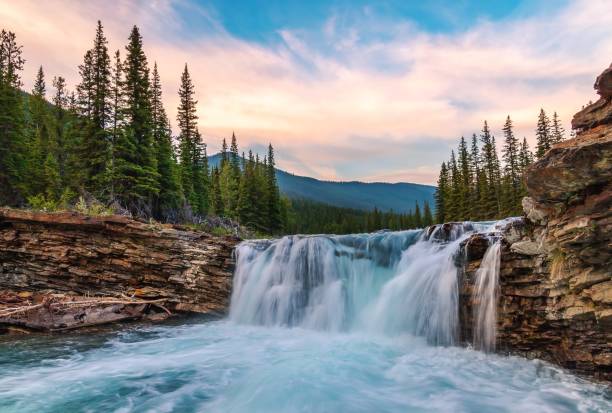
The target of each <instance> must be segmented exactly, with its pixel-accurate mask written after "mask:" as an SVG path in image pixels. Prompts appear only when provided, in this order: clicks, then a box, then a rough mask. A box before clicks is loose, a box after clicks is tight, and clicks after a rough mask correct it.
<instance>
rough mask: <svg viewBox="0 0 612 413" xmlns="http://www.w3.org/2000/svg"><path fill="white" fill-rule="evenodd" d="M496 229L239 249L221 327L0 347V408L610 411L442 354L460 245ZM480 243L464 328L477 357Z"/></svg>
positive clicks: (494, 263)
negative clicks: (470, 330)
mask: <svg viewBox="0 0 612 413" xmlns="http://www.w3.org/2000/svg"><path fill="white" fill-rule="evenodd" d="M495 225H497V224H495V223H485V224H482V223H481V224H472V223H464V224H461V225H457V226H456V227H455V228H453V230H452V231H451V232H450V233H443V232H442V231H441V230H440V231H438V230H436V231H434V232H432V233H431V234H429V233H426V232H424V231H404V232H395V233H391V232H387V233H384V232H383V233H376V234H359V235H349V236H327V235H319V236H307V237H304V236H292V237H285V238H282V239H279V240H272V241H269V240H268V241H266V240H260V241H249V242H245V243H243V244H241V245H240V246H239V247H238V249H237V268H236V273H235V276H234V290H233V295H232V303H231V308H230V314H229V316H228V318H227V319H226V320H221V321H210V320H204V319H199V320H196V321H192V322H190V323H185V324H182V325H170V324H166V325H164V326H156V327H145V326H140V327H137V326H132V327H129V328H124V329H123V330H122V331H119V332H117V331H115V332H113V331H111V330H107V331H106V332H98V333H96V334H79V335H76V334H75V335H71V336H64V335H62V336H32V337H29V338H25V339H20V340H12V341H11V340H10V339H3V341H0V412H1V413H12V412H15V413H17V412H19V413H29V412H36V413H39V412H43V413H44V412H57V413H60V412H61V413H64V412H68V413H71V412H96V413H97V412H117V413H127V412H156V413H157V412H219V413H232V412H235V413H239V412H240V413H242V412H245V413H258V412H262V413H274V412H279V413H283V412H287V413H289V412H330V413H336V412H355V413H360V412H364V413H366V412H367V413H379V412H382V413H384V412H457V413H461V412H474V413H486V412H519V413H529V412H538V413H547V412H551V413H553V412H554V413H563V412H610V411H612V399H611V398H610V397H611V395H610V393H609V389H607V388H605V387H603V386H602V385H597V384H593V383H591V382H588V381H585V380H582V379H579V378H577V377H574V376H572V375H569V374H567V373H565V372H563V371H562V370H560V369H558V368H555V367H553V366H550V365H548V364H546V363H543V362H540V361H529V360H526V359H522V358H517V357H504V356H499V355H494V354H487V353H484V352H480V351H475V350H470V349H465V348H461V347H458V346H456V344H459V342H458V329H459V317H458V291H457V288H458V282H457V280H458V278H459V277H460V274H459V272H458V269H457V262H458V260H460V259H461V256H460V255H459V254H460V248H459V246H460V244H461V242H462V241H463V240H465V239H466V238H467V237H469V236H470V234H472V233H474V232H475V231H484V232H486V233H489V232H490V231H495ZM494 239H495V237H492V238H491V240H492V241H491V245H490V246H489V250H488V251H487V254H486V256H487V258H486V259H484V260H483V264H482V267H481V269H480V270H482V271H480V270H479V274H480V273H481V274H480V275H479V277H478V278H479V280H480V281H479V288H478V289H477V290H478V291H479V292H478V300H479V301H480V302H483V303H485V304H486V305H484V306H483V310H482V311H480V310H479V312H478V314H476V317H475V320H476V324H477V325H475V326H473V327H474V330H475V331H477V332H480V333H479V334H480V336H476V337H474V340H473V342H474V343H475V345H477V346H478V347H479V348H483V349H485V350H492V349H493V348H494V345H495V334H496V332H495V328H496V326H495V324H496V323H495V308H496V287H495V286H496V282H497V277H498V269H499V253H498V251H499V244H497V243H496V242H495V241H494ZM480 284H482V285H480ZM481 287H482V288H481ZM179 322H181V321H177V323H179ZM183 322H184V320H183ZM479 343H480V345H479Z"/></svg>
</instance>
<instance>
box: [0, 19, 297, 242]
mask: <svg viewBox="0 0 612 413" xmlns="http://www.w3.org/2000/svg"><path fill="white" fill-rule="evenodd" d="M24 63H25V61H24V59H23V57H22V47H21V46H20V45H19V44H18V42H17V40H16V37H15V34H14V33H12V32H9V31H6V30H2V32H1V34H0V205H9V206H31V207H35V208H42V209H57V208H61V207H67V206H69V205H71V204H74V203H75V202H76V200H78V199H80V200H81V201H82V200H83V198H85V199H86V200H87V201H86V202H95V203H98V204H100V205H103V206H106V207H110V208H112V209H114V210H124V211H127V212H129V213H131V214H132V215H134V216H138V217H143V218H154V219H156V220H160V221H167V222H197V221H198V219H201V218H203V217H205V216H207V215H216V216H223V217H228V218H232V219H234V220H237V221H239V222H240V223H241V224H243V225H245V226H247V227H249V228H251V229H253V230H256V231H259V232H262V233H270V234H273V233H279V232H281V231H282V230H283V224H284V223H283V216H285V217H286V216H287V212H286V211H285V212H283V208H285V210H286V207H287V205H286V204H287V203H286V202H285V203H284V204H283V201H282V200H281V197H280V193H279V189H278V184H277V182H276V176H275V173H274V165H275V159H274V149H273V147H272V145H269V147H268V153H267V154H265V156H264V157H263V159H260V158H259V156H258V155H253V153H251V152H250V151H249V154H248V156H246V157H245V156H244V155H243V156H239V154H238V144H237V140H236V136H235V135H233V136H232V138H231V145H230V148H229V150H228V148H227V145H226V143H225V140H224V142H223V150H222V158H223V159H222V161H221V163H220V164H219V165H218V167H214V168H209V165H208V156H207V152H206V149H207V148H206V144H205V143H204V141H203V139H202V136H201V135H200V133H199V131H198V116H197V112H196V106H197V101H196V100H195V88H194V84H193V82H192V80H191V76H190V74H189V70H188V66H187V65H185V67H184V70H183V72H182V74H181V78H180V80H181V82H180V88H179V91H178V94H179V100H180V103H179V107H178V115H177V119H176V122H177V123H176V125H177V129H178V131H179V133H178V136H176V137H173V135H172V130H171V125H170V120H169V119H168V116H167V114H166V111H165V109H164V106H163V104H162V88H161V79H160V76H159V72H158V69H157V64H156V63H155V62H153V64H152V65H151V63H150V62H149V61H148V59H147V56H146V54H145V52H144V46H143V39H142V36H141V34H140V31H139V29H138V27H136V26H134V27H133V29H132V30H131V32H130V34H129V37H128V39H127V45H126V46H125V48H124V49H123V50H117V51H116V52H114V53H111V52H110V51H109V50H108V41H107V39H106V37H105V35H104V29H103V26H102V23H101V22H99V21H98V24H97V26H96V31H95V36H94V40H93V44H92V47H91V49H89V50H87V51H86V52H85V54H84V57H83V62H82V63H81V64H80V65H79V67H78V70H79V75H80V81H79V83H78V85H76V88H75V90H74V91H69V90H68V88H67V85H66V80H65V79H64V78H63V77H61V76H57V77H54V78H53V80H52V82H51V88H48V87H47V79H46V78H45V73H44V69H43V67H40V68H39V70H38V73H37V76H36V79H35V82H34V88H33V90H32V91H31V93H24V92H23V91H22V90H21V89H22V86H23V83H22V79H21V72H22V70H23V66H24ZM283 205H284V206H283ZM283 214H284V215H283Z"/></svg>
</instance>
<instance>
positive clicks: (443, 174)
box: [435, 162, 449, 223]
mask: <svg viewBox="0 0 612 413" xmlns="http://www.w3.org/2000/svg"><path fill="white" fill-rule="evenodd" d="M448 194H449V176H448V169H447V167H446V163H445V162H442V165H441V166H440V174H439V175H438V187H437V188H436V194H435V200H436V222H437V223H443V222H445V221H446V219H447V216H448V214H447V211H446V207H447V203H448V200H449V199H448Z"/></svg>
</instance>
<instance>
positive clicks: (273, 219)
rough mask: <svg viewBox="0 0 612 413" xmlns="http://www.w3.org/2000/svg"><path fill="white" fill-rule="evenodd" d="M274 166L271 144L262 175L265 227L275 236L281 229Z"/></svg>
mask: <svg viewBox="0 0 612 413" xmlns="http://www.w3.org/2000/svg"><path fill="white" fill-rule="evenodd" d="M233 144H234V140H232V146H233ZM274 166H275V163H274V148H273V147H272V144H269V145H268V158H267V164H266V163H264V168H265V170H264V173H265V185H266V187H265V190H266V200H267V213H268V217H267V221H268V222H267V226H268V232H270V233H272V234H276V233H278V232H279V231H280V230H281V229H282V221H281V206H280V192H279V190H278V184H277V182H276V171H275V169H274Z"/></svg>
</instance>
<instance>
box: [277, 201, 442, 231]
mask: <svg viewBox="0 0 612 413" xmlns="http://www.w3.org/2000/svg"><path fill="white" fill-rule="evenodd" d="M428 210H429V206H428V205H427V204H426V205H425V206H424V215H423V217H422V218H420V219H419V220H420V221H422V225H427V222H426V221H427V220H428V219H429V218H428V217H427V211H428ZM430 214H431V212H430ZM281 217H282V222H283V227H284V232H285V233H289V234H324V233H327V234H354V233H362V232H373V231H378V230H382V229H387V230H393V231H399V230H406V229H414V228H418V227H420V226H419V225H417V224H416V221H417V220H416V219H415V217H414V215H413V214H412V213H406V214H397V213H394V212H393V211H388V212H382V211H380V210H379V209H378V208H374V209H373V210H372V211H364V210H359V209H352V208H343V207H337V206H332V205H328V204H323V203H320V202H314V201H310V200H306V199H292V200H289V199H288V198H286V197H282V198H281Z"/></svg>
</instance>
